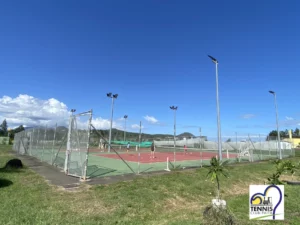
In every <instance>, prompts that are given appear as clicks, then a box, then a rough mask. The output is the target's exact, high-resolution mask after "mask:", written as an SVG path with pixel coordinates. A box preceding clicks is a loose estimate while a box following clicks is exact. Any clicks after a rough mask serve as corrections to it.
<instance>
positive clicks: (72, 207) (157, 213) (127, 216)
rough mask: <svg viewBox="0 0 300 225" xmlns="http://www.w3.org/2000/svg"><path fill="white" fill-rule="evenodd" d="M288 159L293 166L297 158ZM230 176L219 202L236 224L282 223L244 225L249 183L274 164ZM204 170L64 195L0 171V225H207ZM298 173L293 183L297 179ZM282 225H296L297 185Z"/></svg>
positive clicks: (24, 175) (299, 209)
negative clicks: (291, 160)
mask: <svg viewBox="0 0 300 225" xmlns="http://www.w3.org/2000/svg"><path fill="white" fill-rule="evenodd" d="M10 147H11V146H9V147H8V146H0V167H3V166H4V165H5V163H6V162H7V161H8V160H9V159H11V158H12V157H13V156H12V155H11V154H10V151H9V148H10ZM297 155H298V156H297V157H296V158H294V159H293V161H295V162H299V160H300V154H299V153H298V154H297ZM228 170H229V173H230V177H229V178H228V179H225V178H223V179H222V180H221V197H222V198H223V199H225V200H226V201H227V205H228V208H229V209H230V211H231V212H232V213H233V215H234V217H235V218H236V220H237V224H283V222H281V221H269V222H264V221H263V222H261V221H259V222H254V221H249V219H248V218H249V215H248V198H249V196H248V189H249V186H248V185H249V184H264V181H266V178H267V177H268V176H269V175H271V174H272V172H273V171H275V170H274V165H272V164H270V163H268V162H262V163H256V164H255V163H252V164H245V165H243V164H239V165H237V166H234V167H228ZM206 173H207V170H206V169H205V168H202V169H198V170H186V171H181V172H176V171H174V172H172V173H169V174H166V175H160V176H152V177H137V178H136V179H135V180H133V181H129V182H120V183H116V184H111V185H98V186H89V185H86V184H82V185H81V186H80V188H79V189H77V190H74V191H65V190H63V189H61V188H58V187H54V186H50V185H48V184H47V182H46V181H45V180H44V179H43V178H42V177H41V176H39V175H38V174H36V173H34V172H33V171H31V170H29V169H27V168H24V169H22V170H20V171H12V172H3V171H0V199H1V204H0V211H1V217H0V224H7V225H9V224H11V225H18V224H22V225H23V224H24V225H26V224H28V225H29V224H30V225H32V224H34V225H39V224H51V225H53V224H91V225H93V224H143V225H144V224H153V225H154V224H155V225H156V224H168V225H169V224H172V225H175V224H189V225H190V224H207V223H206V222H204V221H203V217H202V213H203V210H204V208H205V207H206V206H207V205H208V204H210V202H211V199H212V198H214V197H215V184H212V183H211V182H210V181H209V180H207V179H206ZM299 174H300V171H299V172H298V173H297V175H295V176H294V177H293V179H298V180H300V175H299ZM285 193H286V194H287V196H288V197H286V198H285V221H284V224H294V225H296V224H300V202H299V198H298V197H299V194H300V186H286V187H285Z"/></svg>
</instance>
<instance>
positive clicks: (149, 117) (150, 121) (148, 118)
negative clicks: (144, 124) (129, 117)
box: [144, 115, 158, 124]
mask: <svg viewBox="0 0 300 225" xmlns="http://www.w3.org/2000/svg"><path fill="white" fill-rule="evenodd" d="M144 119H145V120H147V121H148V122H149V123H153V124H154V123H158V120H157V119H155V118H154V117H153V116H148V115H147V116H144Z"/></svg>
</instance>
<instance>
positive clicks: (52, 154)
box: [51, 123, 57, 165]
mask: <svg viewBox="0 0 300 225" xmlns="http://www.w3.org/2000/svg"><path fill="white" fill-rule="evenodd" d="M56 129H57V123H56V124H55V130H54V137H53V144H52V153H51V165H53V156H54V146H55V138H56Z"/></svg>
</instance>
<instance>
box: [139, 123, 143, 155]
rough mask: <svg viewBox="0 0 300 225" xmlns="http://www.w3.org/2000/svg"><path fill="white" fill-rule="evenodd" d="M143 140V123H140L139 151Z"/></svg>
mask: <svg viewBox="0 0 300 225" xmlns="http://www.w3.org/2000/svg"><path fill="white" fill-rule="evenodd" d="M141 140H142V121H140V134H139V150H140V148H141Z"/></svg>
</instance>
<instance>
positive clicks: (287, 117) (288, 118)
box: [285, 116, 294, 120]
mask: <svg viewBox="0 0 300 225" xmlns="http://www.w3.org/2000/svg"><path fill="white" fill-rule="evenodd" d="M285 119H286V120H294V118H293V117H289V116H286V117H285Z"/></svg>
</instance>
